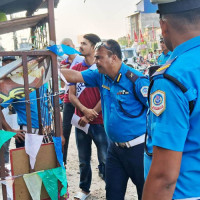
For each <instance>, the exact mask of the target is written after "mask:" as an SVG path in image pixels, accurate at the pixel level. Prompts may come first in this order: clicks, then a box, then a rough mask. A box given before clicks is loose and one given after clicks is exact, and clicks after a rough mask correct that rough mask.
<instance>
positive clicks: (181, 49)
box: [0, 0, 200, 200]
mask: <svg viewBox="0 0 200 200" xmlns="http://www.w3.org/2000/svg"><path fill="white" fill-rule="evenodd" d="M151 1H152V2H153V3H157V4H158V13H159V15H160V25H161V30H162V39H161V40H160V43H161V48H162V51H163V52H162V53H161V55H160V56H159V57H158V58H157V64H158V65H157V66H155V67H152V69H151V70H152V71H149V75H148V76H145V75H144V74H142V73H141V72H139V71H137V70H136V69H134V68H131V67H129V66H127V65H126V64H125V63H123V62H122V53H121V48H120V45H119V44H118V42H117V41H115V40H113V39H109V40H106V41H104V42H102V41H101V39H100V37H99V36H97V35H96V34H93V33H90V34H85V35H84V36H83V39H82V41H81V44H80V49H79V50H80V53H81V56H80V55H76V54H72V55H68V57H67V59H65V60H63V61H62V62H61V63H60V65H61V68H60V71H61V73H62V75H63V76H64V77H65V79H66V80H67V82H68V84H66V83H65V94H64V97H63V98H64V110H63V126H62V127H63V132H62V133H61V136H62V138H63V145H64V154H63V162H64V163H65V165H66V167H67V153H68V144H69V138H70V132H71V127H72V125H71V120H72V118H73V115H74V113H75V114H76V115H77V116H78V117H79V121H78V125H79V127H76V128H75V137H76V145H77V150H78V158H79V169H80V181H79V187H80V191H79V192H78V193H77V194H76V195H75V196H74V199H75V200H85V199H87V197H88V196H89V195H90V186H91V184H92V169H91V165H90V160H91V155H92V152H91V144H92V141H93V142H94V144H95V145H96V148H97V157H98V162H99V165H98V169H99V176H100V177H101V178H102V179H103V180H104V181H105V189H106V199H107V200H123V199H124V198H125V194H126V187H127V182H128V180H129V178H130V179H131V181H132V182H133V184H134V185H135V186H136V189H137V195H138V199H139V200H141V199H142V200H161V199H162V200H183V199H184V200H199V199H200V168H199V165H200V139H199V124H200V117H199V116H200V115H199V114H200V102H199V101H200V96H199V94H200V83H199V77H200V74H199V73H200V61H199V57H198V56H199V55H200V1H199V0H190V1H188V0H174V1H172V0H166V1H163V0H151ZM62 44H65V45H67V46H70V47H72V48H74V44H73V42H72V40H71V39H70V38H65V39H63V41H62ZM150 57H153V52H152V53H151V55H149V58H150ZM43 87H44V86H43ZM43 91H44V89H43ZM31 95H33V97H30V98H35V94H34V92H32V93H31ZM14 101H15V100H14V99H12V100H10V101H9V103H10V104H11V105H12V106H13V107H14V108H15V111H16V113H17V115H18V118H19V119H20V120H18V124H19V125H20V129H21V130H14V129H13V128H11V127H10V125H9V124H8V123H7V122H6V120H5V118H4V117H3V129H5V130H11V131H14V132H16V133H17V135H16V136H15V137H16V147H20V146H21V145H22V146H23V145H24V144H23V142H22V141H23V140H24V132H25V131H26V126H27V122H26V118H24V117H23V116H24V115H25V114H24V112H25V110H24V109H25V105H22V103H21V104H20V105H19V107H18V106H16V104H14V103H13V102H14ZM22 102H23V101H22ZM24 104H25V103H24ZM8 105H9V104H8V102H7V104H5V105H4V104H1V107H2V108H3V107H7V106H8ZM33 106H36V105H33ZM36 110H37V108H36V107H33V108H32V109H31V112H35V111H36ZM0 112H1V113H0V114H1V115H2V116H3V113H2V111H1V109H0ZM22 112H23V113H22ZM31 116H32V120H33V122H32V123H33V130H32V131H33V132H34V133H36V134H37V132H38V121H37V119H36V122H35V123H34V116H36V114H35V113H31ZM34 124H35V126H34ZM87 124H89V125H90V126H89V129H88V133H87V134H86V133H85V131H83V130H82V128H81V127H85V126H86V125H87ZM18 140H20V144H21V143H22V144H21V145H20V146H19V144H18ZM7 146H8V145H7ZM6 148H7V147H6Z"/></svg>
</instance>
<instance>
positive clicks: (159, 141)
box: [143, 0, 200, 200]
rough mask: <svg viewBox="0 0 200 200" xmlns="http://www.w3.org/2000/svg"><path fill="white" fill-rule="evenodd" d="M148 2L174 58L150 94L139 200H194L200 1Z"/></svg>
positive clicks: (199, 169)
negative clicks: (153, 7)
mask: <svg viewBox="0 0 200 200" xmlns="http://www.w3.org/2000/svg"><path fill="white" fill-rule="evenodd" d="M151 1H152V3H158V9H159V10H158V13H159V14H160V26H161V29H162V35H163V38H164V41H165V44H166V46H167V48H168V49H169V50H171V51H173V52H172V54H171V56H170V58H169V60H168V62H167V63H166V64H165V65H164V66H162V67H161V68H160V69H158V70H157V71H156V72H155V74H154V75H153V77H152V81H151V84H150V88H149V105H150V111H149V113H148V116H147V117H148V121H147V122H148V123H147V124H148V127H147V137H146V148H145V149H146V154H145V160H144V162H145V177H146V183H145V186H144V191H143V200H161V199H162V200H171V199H173V200H183V199H184V200H186V199H187V200H198V199H200V134H199V130H200V79H199V77H200V59H199V55H200V1H199V0H151ZM147 175H148V176H147Z"/></svg>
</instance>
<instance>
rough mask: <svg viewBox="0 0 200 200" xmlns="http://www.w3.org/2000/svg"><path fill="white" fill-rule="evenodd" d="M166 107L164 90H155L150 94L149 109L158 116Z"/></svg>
mask: <svg viewBox="0 0 200 200" xmlns="http://www.w3.org/2000/svg"><path fill="white" fill-rule="evenodd" d="M165 108H166V95H165V92H163V91H161V90H157V91H155V92H154V93H152V94H151V95H150V110H151V111H152V112H153V113H154V114H155V115H156V116H160V115H161V114H162V113H163V112H164V111H165Z"/></svg>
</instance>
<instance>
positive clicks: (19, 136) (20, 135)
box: [12, 129, 26, 142]
mask: <svg viewBox="0 0 200 200" xmlns="http://www.w3.org/2000/svg"><path fill="white" fill-rule="evenodd" d="M12 132H14V133H16V135H15V136H14V138H15V139H16V140H17V141H18V142H21V141H24V140H25V133H26V131H24V130H14V129H13V130H12Z"/></svg>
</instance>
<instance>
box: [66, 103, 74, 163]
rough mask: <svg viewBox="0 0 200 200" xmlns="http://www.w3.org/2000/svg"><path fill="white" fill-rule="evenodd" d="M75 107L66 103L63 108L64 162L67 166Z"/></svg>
mask: <svg viewBox="0 0 200 200" xmlns="http://www.w3.org/2000/svg"><path fill="white" fill-rule="evenodd" d="M74 110H75V108H74V106H73V105H72V104H71V103H64V108H63V136H64V137H65V145H64V150H63V162H64V163H65V164H67V152H68V145H69V137H70V133H71V129H72V125H71V120H72V116H73V114H74Z"/></svg>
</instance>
